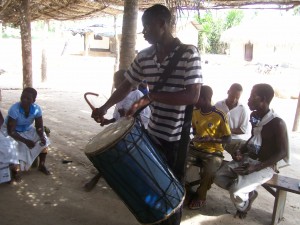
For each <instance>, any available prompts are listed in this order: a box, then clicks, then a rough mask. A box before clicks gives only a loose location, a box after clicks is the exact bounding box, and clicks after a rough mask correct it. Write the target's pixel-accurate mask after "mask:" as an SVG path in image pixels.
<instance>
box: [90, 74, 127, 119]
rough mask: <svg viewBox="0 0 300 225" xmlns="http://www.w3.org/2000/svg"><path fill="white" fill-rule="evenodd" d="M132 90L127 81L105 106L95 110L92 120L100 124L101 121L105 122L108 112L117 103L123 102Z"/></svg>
mask: <svg viewBox="0 0 300 225" xmlns="http://www.w3.org/2000/svg"><path fill="white" fill-rule="evenodd" d="M131 89H132V85H131V83H130V82H129V81H128V80H126V79H125V80H124V81H123V82H122V84H121V85H120V86H119V87H118V88H117V89H116V90H115V91H114V93H113V94H112V95H111V96H110V98H109V99H108V100H107V101H106V103H104V105H102V106H101V107H100V108H95V109H94V110H93V113H92V118H94V119H95V120H96V121H97V122H98V123H99V122H100V123H101V121H102V120H103V116H104V115H105V114H106V112H107V110H108V109H109V108H110V107H112V106H113V105H115V104H116V103H118V102H120V101H122V100H123V99H124V98H125V97H126V96H127V95H128V94H129V93H130V91H131Z"/></svg>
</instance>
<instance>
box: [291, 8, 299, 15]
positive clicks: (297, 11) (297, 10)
mask: <svg viewBox="0 0 300 225" xmlns="http://www.w3.org/2000/svg"><path fill="white" fill-rule="evenodd" d="M293 11H294V12H293V14H294V15H295V16H296V15H298V16H299V15H300V6H296V7H295V8H294V9H293Z"/></svg>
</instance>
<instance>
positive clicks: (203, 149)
mask: <svg viewBox="0 0 300 225" xmlns="http://www.w3.org/2000/svg"><path fill="white" fill-rule="evenodd" d="M212 95H213V91H212V89H211V87H209V86H207V85H204V86H202V87H201V92H200V98H199V100H198V102H197V103H196V105H195V109H194V111H193V119H192V126H193V131H194V135H195V136H194V138H193V139H192V142H191V147H190V151H189V154H190V155H191V156H193V157H195V158H196V159H197V160H200V161H201V164H202V168H201V180H200V185H199V187H198V189H197V192H196V196H195V197H194V198H192V200H191V202H190V203H189V208H190V209H199V208H201V207H203V206H205V204H206V194H207V191H208V190H209V189H210V188H211V184H212V183H213V179H214V176H215V173H216V171H217V170H218V169H219V167H220V166H221V163H222V160H223V158H224V157H223V151H224V148H223V146H222V144H224V143H229V142H230V141H231V132H230V127H229V124H228V120H227V116H226V115H225V114H224V113H223V112H222V111H220V110H218V109H217V108H216V107H214V106H212V104H211V98H212Z"/></svg>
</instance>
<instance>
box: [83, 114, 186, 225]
mask: <svg viewBox="0 0 300 225" xmlns="http://www.w3.org/2000/svg"><path fill="white" fill-rule="evenodd" d="M85 154H86V156H87V157H88V158H89V160H90V161H91V162H92V163H93V164H94V166H95V167H96V168H97V169H98V170H99V171H100V172H101V173H102V174H103V177H104V179H105V180H106V182H107V183H108V184H109V185H110V187H111V188H112V189H113V190H114V191H115V192H116V193H117V195H118V196H119V197H120V198H121V200H122V201H123V202H124V203H125V204H126V206H127V207H128V208H129V210H130V211H131V212H132V213H133V215H134V216H135V217H136V219H137V220H138V221H139V222H140V223H142V224H155V223H159V222H161V221H163V220H165V219H167V218H168V217H169V216H170V215H171V214H173V213H174V212H175V211H176V210H177V209H178V208H179V207H181V205H182V203H183V200H184V196H185V191H184V188H183V186H182V185H181V184H180V182H179V181H178V180H177V179H176V178H175V176H174V175H173V174H172V172H171V171H170V170H169V168H168V166H167V165H166V163H165V162H164V161H163V160H162V158H161V157H160V155H159V154H158V153H157V151H156V150H155V148H154V146H153V145H152V143H151V142H150V140H149V138H148V137H147V135H146V133H145V132H143V131H142V129H141V127H140V125H139V124H138V123H137V122H136V121H135V119H134V118H130V119H128V118H122V119H120V120H119V121H117V122H115V123H114V124H111V125H110V126H108V127H106V128H105V129H104V130H103V131H102V132H100V133H99V134H98V135H96V136H95V137H94V138H92V140H90V142H89V143H88V144H87V146H86V148H85Z"/></svg>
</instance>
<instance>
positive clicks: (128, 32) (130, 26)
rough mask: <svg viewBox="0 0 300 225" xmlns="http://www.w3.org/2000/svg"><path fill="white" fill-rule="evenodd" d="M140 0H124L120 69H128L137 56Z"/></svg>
mask: <svg viewBox="0 0 300 225" xmlns="http://www.w3.org/2000/svg"><path fill="white" fill-rule="evenodd" d="M137 17H138V0H125V1H124V15H123V26H122V38H121V49H120V65H119V69H127V68H128V67H129V65H130V64H131V63H132V61H133V59H134V57H135V43H136V30H137Z"/></svg>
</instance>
